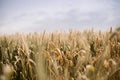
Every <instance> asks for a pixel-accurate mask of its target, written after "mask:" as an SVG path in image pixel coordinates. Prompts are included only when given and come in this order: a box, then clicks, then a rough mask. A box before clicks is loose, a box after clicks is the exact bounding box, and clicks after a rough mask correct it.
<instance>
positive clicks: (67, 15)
mask: <svg viewBox="0 0 120 80" xmlns="http://www.w3.org/2000/svg"><path fill="white" fill-rule="evenodd" d="M23 2H24V1H21V2H19V4H18V2H13V3H12V2H10V4H8V3H7V4H8V5H9V7H10V8H8V6H7V4H6V6H7V7H5V9H6V10H5V11H3V13H5V15H4V16H3V15H0V17H2V18H1V19H0V21H1V22H0V33H4V32H7V33H12V32H34V31H38V32H39V31H42V30H44V29H46V30H48V31H54V30H68V29H86V28H89V27H91V26H92V27H94V28H97V29H101V30H103V27H104V29H107V27H108V26H116V25H120V15H119V14H120V10H119V7H120V5H119V2H120V1H119V0H116V1H115V0H109V1H108V0H75V1H70V0H60V1H56V0H52V1H50V2H49V1H47V0H46V1H37V2H32V1H30V2H28V3H27V1H25V2H24V4H22V3H23ZM4 4H5V3H4ZM21 4H22V6H21ZM10 5H12V6H10ZM17 5H18V6H17ZM30 5H31V6H30ZM16 6H17V7H16ZM2 7H3V6H2ZM7 8H8V9H7ZM2 10H3V9H2Z"/></svg>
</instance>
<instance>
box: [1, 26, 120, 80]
mask: <svg viewBox="0 0 120 80" xmlns="http://www.w3.org/2000/svg"><path fill="white" fill-rule="evenodd" d="M0 80H120V30H119V29H116V30H115V31H114V30H112V28H110V30H108V31H106V32H102V31H94V30H84V31H72V30H70V31H68V32H48V33H47V32H46V31H44V32H43V33H36V32H35V33H29V34H24V33H16V34H11V35H8V34H3V35H0Z"/></svg>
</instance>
